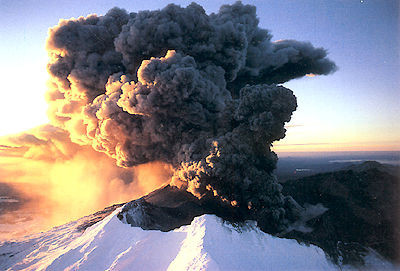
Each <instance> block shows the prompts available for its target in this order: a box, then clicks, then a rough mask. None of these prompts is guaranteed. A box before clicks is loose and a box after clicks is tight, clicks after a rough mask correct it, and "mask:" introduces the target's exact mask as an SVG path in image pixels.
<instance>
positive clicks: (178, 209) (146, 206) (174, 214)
mask: <svg viewBox="0 0 400 271" xmlns="http://www.w3.org/2000/svg"><path fill="white" fill-rule="evenodd" d="M203 214H216V215H218V216H219V217H221V218H223V219H225V220H228V221H232V222H242V221H244V220H246V219H249V218H248V217H247V216H246V215H245V214H242V212H241V211H240V210H239V209H238V208H235V207H232V206H230V205H228V204H226V203H222V202H218V201H216V200H215V199H214V198H212V199H211V198H207V197H203V198H202V199H198V198H197V197H195V196H193V194H191V193H189V192H187V191H185V190H181V189H178V188H177V187H174V186H170V185H167V186H164V187H163V188H160V189H158V190H155V191H153V192H151V193H150V194H148V195H146V196H144V197H142V198H140V199H137V200H134V201H131V202H129V203H127V204H126V205H125V206H124V208H123V209H122V211H121V212H120V213H119V214H118V218H119V219H121V220H122V221H124V222H126V223H128V224H130V225H132V226H135V227H141V228H143V229H145V230H161V231H170V230H173V229H175V228H178V227H180V226H183V225H189V224H190V223H191V222H192V221H193V218H195V217H197V216H200V215H203Z"/></svg>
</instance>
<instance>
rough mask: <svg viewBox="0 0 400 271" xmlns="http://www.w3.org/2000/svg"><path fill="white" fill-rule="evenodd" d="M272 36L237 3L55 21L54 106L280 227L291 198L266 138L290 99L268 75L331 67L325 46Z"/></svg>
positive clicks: (97, 144)
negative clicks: (279, 177) (213, 8)
mask: <svg viewBox="0 0 400 271" xmlns="http://www.w3.org/2000/svg"><path fill="white" fill-rule="evenodd" d="M271 38H272V36H271V35H270V33H269V32H268V31H267V30H265V29H261V28H259V27H258V18H257V17H256V8H255V7H254V6H250V5H243V4H242V3H241V2H237V3H235V4H233V5H224V6H222V7H221V9H220V11H219V12H218V13H215V14H214V13H213V14H210V15H207V14H206V13H205V11H204V9H203V8H202V7H201V6H200V5H198V4H195V3H192V4H190V5H189V6H188V7H186V8H182V7H180V6H177V5H173V4H170V5H168V6H167V7H165V8H164V9H162V10H156V11H141V12H138V13H127V12H126V11H125V10H122V9H118V8H114V9H112V10H110V11H109V12H108V13H107V14H106V15H104V16H96V15H91V16H88V17H86V18H83V17H81V18H78V19H71V20H64V21H61V22H60V23H59V25H57V26H55V27H54V28H52V29H51V30H50V31H49V38H48V41H47V48H48V51H49V55H50V57H51V61H50V63H49V64H48V70H49V73H50V74H51V76H52V78H51V83H52V88H51V90H50V91H49V93H48V95H47V99H48V101H49V104H50V109H49V114H50V117H51V119H52V121H53V123H54V124H55V125H57V126H58V127H60V128H61V129H64V130H67V131H68V132H69V134H70V137H71V139H72V140H73V141H74V142H76V143H77V144H80V145H91V146H92V147H93V148H94V149H95V150H97V151H100V152H104V153H106V154H107V155H109V156H110V157H112V158H114V159H115V160H116V161H117V164H118V165H120V166H122V167H131V166H135V165H140V164H144V163H147V162H152V161H161V162H164V163H168V164H171V165H172V166H173V167H174V169H175V173H174V176H173V180H172V183H173V184H175V185H177V186H179V187H182V188H185V189H187V190H188V191H190V192H192V193H193V194H195V195H197V196H198V197H202V196H204V195H214V196H215V197H216V198H218V199H219V200H221V201H225V202H229V203H231V204H232V205H235V206H237V208H241V209H244V210H246V211H247V212H250V213H252V214H254V217H262V219H265V220H266V221H267V220H270V221H271V222H270V223H269V224H270V225H271V230H279V229H280V228H282V227H283V226H284V225H285V224H287V223H288V221H289V220H291V219H293V217H294V216H295V215H296V207H295V206H296V204H295V202H293V200H292V199H291V198H290V197H284V196H283V195H282V194H281V192H280V191H281V187H280V185H279V184H278V183H277V181H276V178H275V176H274V175H273V174H272V171H273V169H274V168H275V165H276V161H277V156H276V154H275V153H274V152H272V151H271V149H270V147H271V144H272V142H273V141H276V140H279V139H282V138H283V137H284V136H285V129H284V125H285V123H286V122H288V121H289V120H290V118H291V115H292V112H293V111H294V110H295V109H296V107H297V104H296V98H295V96H294V95H293V93H292V91H291V90H289V89H287V88H284V87H282V86H278V85H276V84H279V83H283V82H286V81H288V80H291V79H294V78H298V77H301V76H304V75H306V74H329V73H331V72H333V71H335V69H336V66H335V64H334V63H333V62H332V61H330V60H329V59H328V58H327V57H326V56H327V52H326V51H325V50H324V49H322V48H315V47H313V46H312V45H311V44H310V43H308V42H299V41H294V40H283V41H277V42H271Z"/></svg>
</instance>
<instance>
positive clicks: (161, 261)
mask: <svg viewBox="0 0 400 271" xmlns="http://www.w3.org/2000/svg"><path fill="white" fill-rule="evenodd" d="M120 209H121V208H119V209H116V210H115V211H114V212H113V213H112V214H111V215H109V216H107V217H106V218H104V219H103V220H101V221H99V222H98V223H96V224H94V225H92V226H90V227H88V228H87V229H86V230H85V231H84V232H82V231H79V230H78V227H77V226H78V223H76V222H72V223H69V224H66V225H64V226H60V227H57V228H54V229H53V230H51V231H49V232H46V233H42V234H39V235H36V236H33V237H31V238H30V239H26V240H23V241H19V242H3V243H0V270H57V271H58V270H339V267H338V266H335V265H333V264H331V263H330V262H329V260H328V259H326V257H325V254H324V252H323V251H322V250H321V249H320V248H318V247H316V246H313V245H310V246H305V245H301V244H299V243H298V242H297V241H295V240H290V239H282V238H278V237H273V236H271V235H269V234H266V233H264V232H262V231H260V230H259V229H258V228H257V227H256V225H255V223H254V222H248V223H247V224H246V225H244V226H243V225H242V226H240V227H239V226H233V225H231V224H227V223H224V222H223V221H222V219H220V218H218V217H217V216H214V215H203V216H200V217H196V218H195V219H194V220H193V222H192V223H191V224H190V225H188V226H182V227H180V228H178V229H175V230H172V231H169V232H161V231H158V230H143V229H141V228H139V227H131V226H130V225H128V224H125V223H122V222H121V221H120V220H119V219H118V217H117V214H118V213H119V211H120ZM379 267H380V268H379V270H381V269H382V268H381V267H386V268H388V269H390V268H393V266H391V265H389V264H387V265H379Z"/></svg>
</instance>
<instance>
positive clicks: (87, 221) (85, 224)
mask: <svg viewBox="0 0 400 271" xmlns="http://www.w3.org/2000/svg"><path fill="white" fill-rule="evenodd" d="M123 205H124V203H121V204H114V205H112V206H109V207H107V208H105V209H104V210H101V211H98V212H96V213H94V214H91V215H88V216H86V217H83V218H82V219H81V220H82V223H81V224H79V225H78V226H77V230H78V231H84V230H86V229H87V228H89V227H90V226H92V225H94V224H96V223H97V222H99V221H101V220H103V219H104V218H105V217H106V216H108V215H109V214H111V213H112V212H114V210H115V209H117V208H119V207H121V206H123Z"/></svg>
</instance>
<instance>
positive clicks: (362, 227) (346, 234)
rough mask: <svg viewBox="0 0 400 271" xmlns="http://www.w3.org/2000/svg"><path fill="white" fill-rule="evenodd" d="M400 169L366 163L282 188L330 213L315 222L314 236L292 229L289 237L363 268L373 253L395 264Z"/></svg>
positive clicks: (301, 201)
mask: <svg viewBox="0 0 400 271" xmlns="http://www.w3.org/2000/svg"><path fill="white" fill-rule="evenodd" d="M396 172H398V167H392V166H386V165H382V164H379V163H377V162H364V163H362V164H359V165H355V166H351V167H349V168H347V169H346V170H341V171H337V172H331V173H324V174H317V175H314V176H310V177H305V178H301V179H298V180H293V181H288V182H286V183H284V184H283V193H285V194H287V195H291V196H292V197H293V198H294V199H295V200H296V201H297V202H298V203H299V204H301V205H303V206H304V204H322V205H323V206H324V207H326V208H328V210H327V211H326V212H325V213H323V214H322V215H320V216H318V217H316V218H314V219H311V220H309V221H308V222H307V226H308V227H311V228H312V229H313V231H312V232H308V233H307V232H300V231H296V230H293V231H291V232H289V233H287V234H285V237H289V238H296V239H297V240H300V241H302V242H309V243H312V244H316V245H318V246H319V247H321V248H323V249H324V251H325V252H326V253H328V254H329V255H330V256H331V257H332V259H333V260H334V261H341V262H344V263H353V264H354V263H355V264H362V263H363V260H362V256H363V255H364V254H366V253H367V251H368V248H372V249H374V250H375V251H377V252H378V253H380V254H381V255H382V256H384V257H385V258H387V259H390V260H391V261H395V262H398V263H399V262H400V258H399V252H400V251H399V240H400V239H399V237H400V230H399V228H398V223H399V221H400V220H399V218H400V217H399V210H400V209H399V207H400V204H399V203H400V198H399V194H398V193H399V181H400V180H399V175H397V174H396Z"/></svg>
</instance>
